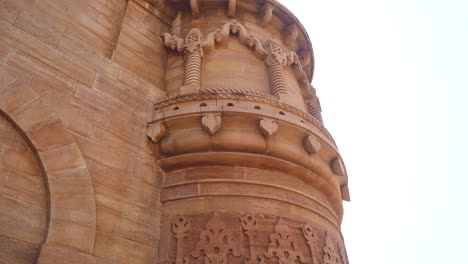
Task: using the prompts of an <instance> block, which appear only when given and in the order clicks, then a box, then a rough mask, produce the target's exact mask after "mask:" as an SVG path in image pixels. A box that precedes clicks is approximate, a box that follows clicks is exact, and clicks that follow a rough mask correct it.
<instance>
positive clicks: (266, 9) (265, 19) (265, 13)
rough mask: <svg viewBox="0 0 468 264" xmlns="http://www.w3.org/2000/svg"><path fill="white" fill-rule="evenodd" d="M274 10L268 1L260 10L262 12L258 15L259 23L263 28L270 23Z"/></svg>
mask: <svg viewBox="0 0 468 264" xmlns="http://www.w3.org/2000/svg"><path fill="white" fill-rule="evenodd" d="M274 9H275V7H274V6H273V5H272V4H270V3H269V2H268V1H266V2H265V4H263V6H262V7H261V8H260V12H259V14H258V21H259V23H260V25H261V26H262V27H265V26H266V25H268V24H269V23H270V20H271V17H272V16H273V10H274Z"/></svg>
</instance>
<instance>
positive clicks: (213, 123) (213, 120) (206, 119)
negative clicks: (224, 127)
mask: <svg viewBox="0 0 468 264" xmlns="http://www.w3.org/2000/svg"><path fill="white" fill-rule="evenodd" d="M201 121H202V127H203V129H204V130H205V131H206V132H208V134H210V135H214V134H215V133H216V132H218V130H219V129H220V128H221V116H220V115H215V114H214V113H207V114H204V115H203V117H202V120H201Z"/></svg>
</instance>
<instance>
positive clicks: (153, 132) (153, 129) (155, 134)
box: [147, 122, 166, 143]
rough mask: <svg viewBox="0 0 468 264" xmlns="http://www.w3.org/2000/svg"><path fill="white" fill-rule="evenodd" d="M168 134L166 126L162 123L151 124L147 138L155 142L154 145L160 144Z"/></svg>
mask: <svg viewBox="0 0 468 264" xmlns="http://www.w3.org/2000/svg"><path fill="white" fill-rule="evenodd" d="M165 134H166V126H165V125H164V124H163V123H162V122H158V123H156V124H151V125H149V126H148V132H147V136H148V138H149V139H150V140H151V141H153V143H158V142H159V141H160V140H161V139H162V138H163V137H164V135H165Z"/></svg>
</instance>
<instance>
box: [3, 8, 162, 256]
mask: <svg viewBox="0 0 468 264" xmlns="http://www.w3.org/2000/svg"><path fill="white" fill-rule="evenodd" d="M167 27H168V26H167V24H166V23H165V22H163V21H162V20H161V19H160V18H158V17H156V16H155V15H154V14H152V13H150V12H149V11H148V10H147V9H144V8H142V7H141V6H140V4H138V3H136V2H135V1H129V2H128V3H127V2H126V1H123V0H108V1H105V0H104V1H103V0H89V1H71V0H70V1H62V0H20V1H18V0H6V1H2V2H1V3H0V62H1V63H0V76H1V77H0V101H1V102H2V105H0V110H4V109H3V107H5V105H6V104H8V105H10V104H12V103H16V101H21V100H22V99H21V98H22V97H21V96H20V95H21V94H22V93H26V95H28V96H29V95H30V94H34V96H37V98H36V97H35V100H36V101H40V102H41V104H43V105H45V106H44V107H47V108H48V109H49V110H48V111H49V112H50V111H51V112H54V114H55V115H56V116H57V118H58V119H60V120H61V122H63V124H64V125H65V127H66V130H67V133H69V134H71V135H72V137H73V140H74V141H75V142H76V144H77V145H78V148H79V151H80V152H81V154H82V157H83V159H84V162H85V165H86V168H87V170H88V172H89V175H90V176H91V180H92V188H93V192H94V193H93V199H95V231H92V232H95V233H91V234H90V237H92V238H91V240H92V241H94V243H91V244H93V246H92V248H91V249H90V250H88V249H85V248H84V247H79V246H77V248H69V247H67V246H64V245H63V244H62V245H59V244H60V243H58V242H57V243H52V242H51V243H49V244H51V245H54V246H59V247H60V248H62V249H63V252H64V253H63V254H68V256H69V257H68V258H70V261H72V260H73V261H74V258H76V261H83V259H87V261H93V262H94V261H97V262H98V263H150V262H151V261H152V260H153V259H154V257H155V255H156V253H157V248H158V244H157V243H158V239H157V238H158V234H159V225H160V220H159V214H160V206H159V191H160V184H161V180H162V173H161V172H160V170H159V169H158V167H157V165H156V163H155V160H154V157H153V155H152V150H151V147H150V146H149V145H148V144H147V142H146V135H145V133H146V122H147V120H148V118H149V117H150V115H151V111H152V104H151V103H152V102H154V101H156V100H158V99H159V98H160V97H161V96H162V95H163V94H164V92H163V89H164V71H163V69H164V65H165V60H166V54H165V52H166V51H165V50H164V49H162V48H160V44H158V43H160V40H159V33H160V32H161V31H162V30H167ZM19 81H21V85H22V86H21V87H19V88H18V89H17V90H15V94H14V96H13V97H7V96H6V95H5V94H6V93H8V90H9V89H10V88H11V87H12V86H14V85H16V84H17V83H18V82H19ZM20 97H21V98H20ZM11 98H13V99H11ZM7 100H9V101H7ZM21 107H22V109H23V111H27V109H32V111H35V112H37V109H36V108H35V107H36V106H35V105H34V103H28V104H25V105H23V106H21ZM25 109H26V110H25ZM5 112H6V111H5ZM5 115H6V116H8V115H9V113H6V114H5ZM38 115H39V118H40V117H41V116H42V115H45V114H42V113H38ZM8 117H9V116H8ZM27 122H28V121H26V123H27ZM30 122H33V121H30ZM0 126H1V134H0V135H1V137H0V143H1V144H0V146H1V147H0V149H1V151H0V153H2V154H1V156H0V168H1V170H0V211H1V212H2V213H0V240H1V242H0V262H2V263H4V262H6V263H33V262H34V259H35V258H36V257H37V253H38V251H39V246H40V245H41V244H42V242H43V239H44V235H45V233H46V232H47V230H46V227H47V226H46V224H47V217H46V215H47V213H46V212H47V207H48V203H47V202H46V189H45V187H44V181H42V180H41V176H40V171H39V169H38V165H37V164H35V160H34V158H32V153H31V151H30V150H28V149H27V147H26V145H25V144H24V143H20V141H21V137H20V136H19V135H20V134H19V133H18V132H16V131H15V130H14V129H12V128H11V124H9V123H8V121H6V119H4V118H2V119H0ZM24 126H27V124H25V125H20V126H19V130H20V131H21V130H22V129H24ZM49 136H50V137H51V138H54V137H56V136H57V135H54V134H50V135H49ZM25 137H28V136H27V135H26V136H25ZM10 143H11V144H14V145H15V146H14V147H10V146H9V144H10ZM56 155H58V156H62V157H63V156H66V155H67V154H66V153H65V154H64V153H59V154H56ZM26 157H27V158H26ZM55 158H56V159H58V158H60V157H55ZM64 158H67V157H64ZM11 163H13V164H11ZM9 166H13V167H9ZM70 184H73V182H70ZM77 188H79V186H77ZM70 192H71V190H70ZM67 206H68V207H69V208H70V207H73V208H74V209H75V211H72V212H71V213H69V214H67V218H69V220H70V221H71V222H73V221H75V220H76V221H79V219H80V217H82V216H81V215H80V213H79V210H80V206H83V204H82V203H81V202H80V201H79V200H77V201H76V202H75V204H70V205H67ZM5 212H7V213H5ZM10 213H11V214H10ZM91 230H93V229H91ZM65 232H66V235H67V236H69V238H72V237H85V235H84V233H83V232H84V231H83V230H82V229H81V226H77V227H76V228H74V227H67V228H66V230H65ZM64 239H66V238H64ZM67 250H71V251H67ZM7 252H8V253H7ZM51 252H52V251H51ZM60 252H61V251H60V250H54V251H53V253H50V254H49V253H47V252H44V254H45V255H47V256H50V257H54V254H61V253H60ZM70 252H71V253H70ZM73 252H79V253H77V254H75V253H73ZM81 253H85V254H83V255H80V254H81ZM86 255H92V256H94V258H88V257H86ZM74 256H75V257H74ZM55 257H59V256H55ZM4 260H5V261H4ZM44 263H46V262H44ZM47 263H48V262H47ZM70 263H71V262H70ZM79 263H81V262H79Z"/></svg>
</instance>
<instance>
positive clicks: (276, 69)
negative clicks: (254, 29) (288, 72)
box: [265, 40, 287, 99]
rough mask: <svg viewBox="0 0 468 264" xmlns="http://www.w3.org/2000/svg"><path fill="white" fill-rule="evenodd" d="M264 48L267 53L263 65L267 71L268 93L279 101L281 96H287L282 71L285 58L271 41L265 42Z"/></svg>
mask: <svg viewBox="0 0 468 264" xmlns="http://www.w3.org/2000/svg"><path fill="white" fill-rule="evenodd" d="M265 48H266V50H267V52H268V56H267V58H266V61H265V63H266V65H267V70H268V79H269V83H270V92H271V94H272V95H274V96H276V97H278V98H279V99H281V95H282V94H287V89H286V81H285V78H284V69H283V65H286V63H287V62H286V56H285V55H284V54H283V52H282V51H281V49H280V48H279V47H278V45H277V44H276V43H275V42H274V41H272V40H269V41H267V42H265Z"/></svg>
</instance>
